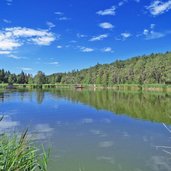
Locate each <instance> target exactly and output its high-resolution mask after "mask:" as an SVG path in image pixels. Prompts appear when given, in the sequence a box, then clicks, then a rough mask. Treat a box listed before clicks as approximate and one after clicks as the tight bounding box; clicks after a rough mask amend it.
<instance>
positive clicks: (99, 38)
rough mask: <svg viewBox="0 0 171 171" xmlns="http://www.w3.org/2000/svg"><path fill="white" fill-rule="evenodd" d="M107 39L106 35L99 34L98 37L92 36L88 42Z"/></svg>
mask: <svg viewBox="0 0 171 171" xmlns="http://www.w3.org/2000/svg"><path fill="white" fill-rule="evenodd" d="M107 37H108V35H107V34H101V35H99V36H94V37H92V38H91V39H90V40H89V41H91V42H94V41H99V40H103V39H105V38H107Z"/></svg>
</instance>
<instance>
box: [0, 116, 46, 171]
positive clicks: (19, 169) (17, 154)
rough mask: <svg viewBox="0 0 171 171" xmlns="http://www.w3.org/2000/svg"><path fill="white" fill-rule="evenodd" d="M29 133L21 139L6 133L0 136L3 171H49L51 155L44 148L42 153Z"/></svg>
mask: <svg viewBox="0 0 171 171" xmlns="http://www.w3.org/2000/svg"><path fill="white" fill-rule="evenodd" d="M1 120H2V118H1V119H0V121H1ZM27 132H28V130H26V131H25V132H24V133H23V134H22V135H21V136H20V137H18V136H17V135H7V134H5V133H4V134H1V135H0V170H1V171H38V170H39V171H47V161H48V157H49V153H46V152H45V149H44V147H42V151H43V152H42V153H40V151H39V149H38V148H37V147H35V146H34V145H33V144H32V143H31V142H30V140H29V138H28V136H27Z"/></svg>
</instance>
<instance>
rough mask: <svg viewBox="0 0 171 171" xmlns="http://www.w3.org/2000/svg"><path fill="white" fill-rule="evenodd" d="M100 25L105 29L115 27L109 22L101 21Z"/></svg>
mask: <svg viewBox="0 0 171 171" xmlns="http://www.w3.org/2000/svg"><path fill="white" fill-rule="evenodd" d="M99 26H100V27H101V28H103V29H112V28H113V27H114V26H113V25H112V24H111V23H108V22H104V23H100V24H99Z"/></svg>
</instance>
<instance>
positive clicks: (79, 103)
mask: <svg viewBox="0 0 171 171" xmlns="http://www.w3.org/2000/svg"><path fill="white" fill-rule="evenodd" d="M0 114H1V115H5V119H4V120H3V121H2V122H1V123H0V131H4V130H5V131H7V132H12V131H19V132H22V131H23V130H24V129H25V128H29V133H30V135H31V138H32V140H33V141H35V143H38V144H45V146H47V147H51V159H50V162H49V165H50V168H49V171H171V154H169V153H170V152H171V148H169V146H170V147H171V133H169V131H168V130H167V129H166V127H165V126H164V125H167V127H168V128H169V127H170V126H169V125H171V95H169V94H151V93H145V94H142V93H129V92H127V93H124V92H115V91H112V90H96V91H94V90H82V91H80V90H69V89H60V90H58V89H57V90H48V91H40V90H38V91H13V92H8V91H1V93H0Z"/></svg>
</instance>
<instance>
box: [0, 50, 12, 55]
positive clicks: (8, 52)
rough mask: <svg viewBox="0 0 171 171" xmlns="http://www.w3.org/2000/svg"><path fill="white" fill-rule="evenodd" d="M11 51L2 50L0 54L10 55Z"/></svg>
mask: <svg viewBox="0 0 171 171" xmlns="http://www.w3.org/2000/svg"><path fill="white" fill-rule="evenodd" d="M10 53H11V52H10V51H1V50H0V55H8V54H10Z"/></svg>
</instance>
